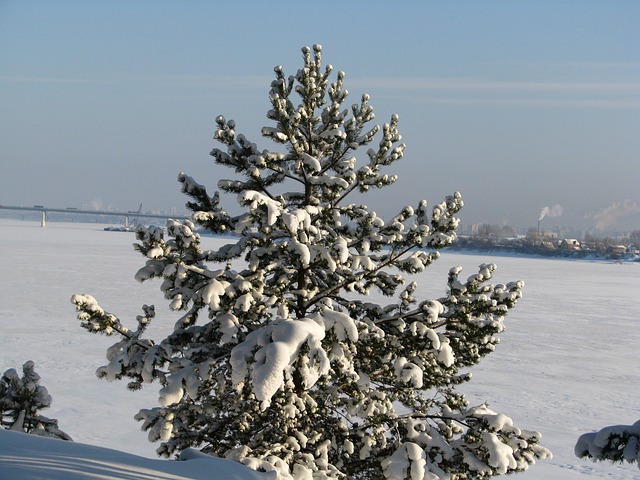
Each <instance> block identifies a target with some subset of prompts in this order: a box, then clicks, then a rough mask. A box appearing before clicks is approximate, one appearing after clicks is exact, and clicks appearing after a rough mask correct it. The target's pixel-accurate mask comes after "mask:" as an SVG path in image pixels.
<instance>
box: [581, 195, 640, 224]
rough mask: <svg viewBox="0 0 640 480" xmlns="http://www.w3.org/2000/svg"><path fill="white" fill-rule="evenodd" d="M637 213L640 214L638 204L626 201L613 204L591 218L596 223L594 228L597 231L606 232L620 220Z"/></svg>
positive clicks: (639, 205)
mask: <svg viewBox="0 0 640 480" xmlns="http://www.w3.org/2000/svg"><path fill="white" fill-rule="evenodd" d="M638 213H640V204H638V202H635V201H633V200H629V199H627V200H625V201H624V202H616V203H613V204H611V205H609V206H608V207H606V208H602V209H600V210H599V211H598V212H597V213H595V214H593V216H592V218H593V219H594V220H595V222H596V223H595V226H594V228H595V229H596V230H598V231H604V230H608V229H610V228H612V227H614V226H615V225H616V224H617V223H618V222H619V221H620V220H623V219H625V218H627V217H630V216H631V215H635V214H638Z"/></svg>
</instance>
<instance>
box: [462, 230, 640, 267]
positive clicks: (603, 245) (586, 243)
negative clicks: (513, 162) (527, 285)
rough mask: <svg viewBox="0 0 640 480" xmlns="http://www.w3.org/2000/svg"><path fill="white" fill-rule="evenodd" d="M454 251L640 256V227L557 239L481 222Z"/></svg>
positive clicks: (556, 255)
mask: <svg viewBox="0 0 640 480" xmlns="http://www.w3.org/2000/svg"><path fill="white" fill-rule="evenodd" d="M452 249H454V250H456V249H457V250H478V251H481V252H488V251H504V252H513V253H520V254H533V255H542V256H550V257H572V258H587V257H597V258H605V259H621V258H630V259H636V260H638V259H640V230H634V231H633V232H631V233H629V234H628V235H627V236H626V237H622V238H612V237H608V236H605V237H598V236H596V235H594V234H591V233H586V234H585V235H584V237H583V239H582V240H577V239H568V238H556V237H551V236H547V235H544V234H541V233H540V232H538V231H537V230H536V229H534V228H531V229H529V231H528V232H527V234H526V235H524V236H516V233H515V230H514V228H513V227H510V226H502V225H491V224H482V225H480V226H479V227H478V229H477V232H476V233H475V234H474V235H460V236H458V238H457V239H456V241H455V242H454V244H453V245H452Z"/></svg>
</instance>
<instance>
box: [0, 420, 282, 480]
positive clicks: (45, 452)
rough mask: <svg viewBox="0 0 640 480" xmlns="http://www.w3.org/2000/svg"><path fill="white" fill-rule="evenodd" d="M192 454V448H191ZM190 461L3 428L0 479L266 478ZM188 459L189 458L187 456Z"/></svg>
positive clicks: (226, 464) (197, 457)
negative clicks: (167, 458) (127, 451)
mask: <svg viewBox="0 0 640 480" xmlns="http://www.w3.org/2000/svg"><path fill="white" fill-rule="evenodd" d="M187 452H189V451H187ZM193 453H194V455H189V454H187V455H185V458H188V460H186V461H169V460H156V459H150V458H144V457H139V456H137V455H131V454H129V453H124V452H119V451H117V450H111V449H108V448H102V447H94V446H90V445H84V444H81V443H76V442H65V441H63V440H57V439H51V438H44V437H39V436H36V435H28V434H26V433H21V432H10V431H8V430H2V429H0V478H3V479H5V478H6V479H14V478H16V479H17V478H19V479H20V480H88V479H96V478H104V479H107V478H108V479H132V478H135V479H137V480H178V479H185V478H190V479H208V480H216V479H221V480H222V479H224V480H267V479H274V478H275V473H271V474H267V473H259V472H256V471H254V470H251V469H250V468H248V467H245V466H244V465H240V464H239V463H236V462H232V461H230V460H223V459H219V458H213V457H207V456H204V455H203V454H199V453H198V452H195V451H193ZM189 457H190V458H189Z"/></svg>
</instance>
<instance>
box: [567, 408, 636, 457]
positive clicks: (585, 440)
mask: <svg viewBox="0 0 640 480" xmlns="http://www.w3.org/2000/svg"><path fill="white" fill-rule="evenodd" d="M575 453H576V456H578V457H580V458H591V459H593V460H594V461H606V460H608V461H611V462H629V463H634V462H637V464H638V468H640V420H638V421H637V422H636V423H634V424H633V425H612V426H609V427H605V428H603V429H602V430H600V431H598V432H590V433H585V434H583V435H581V436H580V438H578V442H577V443H576V447H575Z"/></svg>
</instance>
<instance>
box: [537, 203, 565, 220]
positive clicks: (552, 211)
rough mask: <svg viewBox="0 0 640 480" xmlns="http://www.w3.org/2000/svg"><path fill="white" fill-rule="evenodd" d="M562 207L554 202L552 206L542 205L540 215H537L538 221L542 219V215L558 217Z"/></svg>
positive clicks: (562, 209)
mask: <svg viewBox="0 0 640 480" xmlns="http://www.w3.org/2000/svg"><path fill="white" fill-rule="evenodd" d="M563 211H564V208H562V207H561V206H560V205H558V204H556V205H554V206H553V207H544V208H543V209H542V211H541V212H540V216H539V217H538V221H540V220H542V219H543V218H544V217H559V216H560V215H562V212H563Z"/></svg>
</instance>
